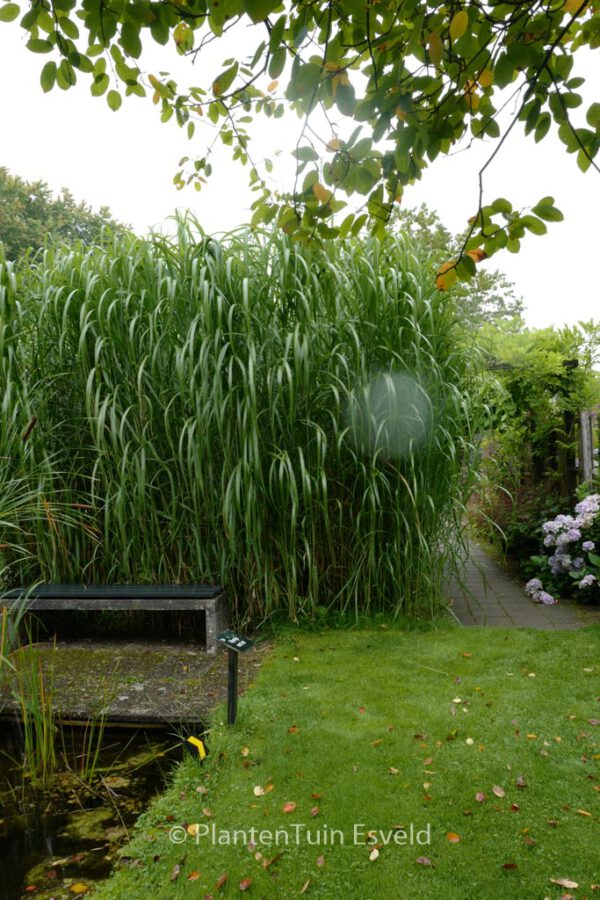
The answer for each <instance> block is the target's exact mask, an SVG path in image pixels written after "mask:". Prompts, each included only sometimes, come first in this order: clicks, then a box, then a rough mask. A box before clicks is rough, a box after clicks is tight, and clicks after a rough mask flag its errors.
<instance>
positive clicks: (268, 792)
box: [265, 781, 275, 794]
mask: <svg viewBox="0 0 600 900" xmlns="http://www.w3.org/2000/svg"><path fill="white" fill-rule="evenodd" d="M274 787H275V785H274V784H273V783H272V782H271V781H270V782H269V783H268V784H267V785H265V794H270V793H271V791H272V790H273V788H274Z"/></svg>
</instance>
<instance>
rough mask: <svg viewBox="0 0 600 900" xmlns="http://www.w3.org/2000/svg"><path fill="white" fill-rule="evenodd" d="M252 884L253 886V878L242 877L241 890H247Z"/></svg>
mask: <svg viewBox="0 0 600 900" xmlns="http://www.w3.org/2000/svg"><path fill="white" fill-rule="evenodd" d="M251 886H252V879H251V878H242V880H241V881H240V883H239V888H240V891H247V890H248V888H249V887H251Z"/></svg>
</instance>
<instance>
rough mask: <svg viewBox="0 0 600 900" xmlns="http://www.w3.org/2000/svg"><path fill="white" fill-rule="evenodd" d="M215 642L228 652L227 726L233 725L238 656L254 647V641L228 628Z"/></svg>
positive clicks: (235, 712) (235, 707)
mask: <svg viewBox="0 0 600 900" xmlns="http://www.w3.org/2000/svg"><path fill="white" fill-rule="evenodd" d="M217 641H218V642H219V643H220V644H223V645H224V646H225V647H227V650H228V652H229V662H228V666H227V724H228V725H235V720H236V718H237V693H238V687H237V685H238V654H239V653H245V652H246V651H247V650H249V649H250V648H251V647H252V646H253V645H254V641H251V640H250V638H247V637H244V636H243V635H241V634H237V633H236V632H235V631H231V629H229V628H228V629H227V630H226V631H222V632H221V634H218V635H217Z"/></svg>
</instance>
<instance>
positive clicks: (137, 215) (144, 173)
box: [0, 23, 600, 327]
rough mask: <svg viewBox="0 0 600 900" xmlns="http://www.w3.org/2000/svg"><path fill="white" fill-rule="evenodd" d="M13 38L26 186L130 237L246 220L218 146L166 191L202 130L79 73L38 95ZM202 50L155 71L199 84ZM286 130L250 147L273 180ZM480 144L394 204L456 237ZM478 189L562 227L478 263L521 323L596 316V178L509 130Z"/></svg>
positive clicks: (10, 127)
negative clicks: (120, 99) (93, 92)
mask: <svg viewBox="0 0 600 900" xmlns="http://www.w3.org/2000/svg"><path fill="white" fill-rule="evenodd" d="M23 35H24V32H23V31H22V29H20V28H19V26H18V25H17V23H12V24H11V25H5V24H3V23H0V92H1V93H0V96H1V101H2V102H1V107H0V108H1V111H2V114H1V123H2V124H1V126H0V127H1V132H0V166H6V167H7V168H8V169H10V170H11V172H13V173H14V174H18V175H21V176H22V177H24V178H26V179H28V180H33V179H38V178H41V179H43V180H44V181H46V182H47V183H48V184H49V185H50V187H51V188H53V189H54V190H59V189H60V188H61V187H63V186H65V187H68V188H69V189H70V190H71V191H72V192H73V194H74V195H75V197H76V199H77V200H85V201H86V202H88V203H90V204H91V205H92V206H93V207H94V208H97V207H99V206H100V205H102V204H107V205H108V206H110V208H111V210H112V212H113V214H114V215H115V217H116V218H118V219H120V220H121V221H124V222H127V223H129V224H130V225H132V226H133V227H134V228H135V229H136V230H137V231H139V232H145V231H146V230H147V229H149V228H151V227H155V226H160V225H161V223H163V222H164V220H165V219H166V218H167V217H168V216H170V215H171V214H172V213H173V211H174V210H175V208H176V207H189V208H190V209H191V210H192V211H193V212H194V214H195V215H196V216H197V218H198V219H199V221H200V222H201V224H202V226H203V227H204V229H205V230H206V231H208V232H210V233H215V232H219V231H223V230H229V229H232V228H235V227H236V226H238V225H242V224H244V223H245V222H247V221H248V220H249V218H250V212H249V207H250V203H251V202H252V199H253V198H252V194H251V193H250V192H249V190H248V187H247V172H246V171H245V170H244V169H242V168H241V166H239V164H238V163H234V162H232V161H231V160H230V158H229V156H228V154H227V152H226V151H225V150H223V149H220V148H217V149H216V151H215V154H214V158H213V164H214V166H213V167H214V169H215V170H216V172H215V175H213V178H212V179H211V182H210V184H209V186H207V187H206V189H205V190H203V191H202V192H201V193H197V192H196V191H195V190H194V189H193V188H188V189H186V190H185V191H183V192H178V191H176V190H175V188H174V186H173V184H172V177H173V174H174V173H175V172H176V171H177V163H178V160H179V159H180V157H182V156H184V155H190V156H192V155H193V154H194V153H195V152H197V153H200V152H201V151H202V149H203V147H204V145H205V142H206V140H207V139H208V138H209V137H210V135H209V134H208V132H207V134H206V136H205V135H204V134H203V131H204V129H198V130H197V132H196V137H195V138H194V140H193V141H192V142H188V140H187V139H186V137H185V134H184V132H183V131H182V130H181V129H179V128H178V127H177V126H176V125H175V124H174V123H173V122H170V123H168V124H166V125H164V124H162V123H161V122H160V118H159V113H158V108H157V107H154V106H153V105H152V104H151V102H150V101H149V100H141V99H138V98H129V99H128V100H126V101H125V102H124V104H123V106H122V108H121V109H120V110H119V111H118V112H116V113H113V112H111V111H110V110H109V109H108V107H107V105H106V101H105V99H104V98H100V99H95V98H92V97H91V96H90V94H89V85H88V84H87V79H83V78H82V82H84V83H83V84H82V85H78V86H77V88H75V89H72V90H70V91H67V92H62V91H60V90H58V89H57V88H55V89H54V90H53V91H52V92H51V93H50V94H43V92H42V89H41V87H40V84H39V72H40V69H41V67H42V65H43V64H44V62H46V60H47V59H48V58H49V57H47V56H43V55H42V56H40V55H36V54H32V53H30V52H29V51H27V50H26V49H25V47H24V37H23ZM256 43H257V41H256V40H254V38H253V37H252V40H251V41H250V40H247V42H246V44H245V45H244V43H242V45H241V46H242V47H244V50H246V51H247V50H248V49H249V48H250V47H253V46H254V45H255V44H256ZM213 49H214V50H215V51H216V52H215V53H213V54H212V56H213V59H212V60H211V62H210V64H209V65H206V64H202V62H201V61H199V63H198V64H197V65H196V67H195V68H194V67H192V66H191V64H190V63H189V61H188V60H180V59H177V58H176V57H175V54H174V53H172V52H169V54H168V56H165V57H164V60H165V61H164V62H163V63H162V67H163V68H168V69H169V70H170V71H173V58H174V57H175V63H176V64H178V67H177V74H178V77H179V80H180V83H181V84H182V85H184V84H194V83H203V82H206V81H208V80H210V79H211V78H212V77H213V76H214V74H215V73H216V72H218V63H219V62H220V61H222V59H223V58H224V57H225V56H226V55H227V53H228V51H227V50H226V49H224V48H222V47H219V46H218V42H215V44H214V45H213V47H212V48H211V51H212V50H213ZM153 52H154V51H153ZM598 56H599V54H598V53H596V54H589V55H588V56H587V58H586V59H585V61H584V62H585V65H584V66H583V67H582V66H581V65H580V66H579V67H578V65H577V64H576V66H575V70H574V72H573V74H579V73H581V74H582V75H584V76H586V77H587V82H588V83H587V85H586V88H587V89H588V92H587V97H588V98H589V100H591V99H594V100H598V99H600V98H599V97H598V96H592V95H593V93H594V89H597V86H598V85H600V78H599V77H598V76H599V75H600V68H599V64H598V60H597V58H595V57H598ZM142 67H143V68H147V69H148V70H149V71H157V69H158V68H160V67H161V65H160V64H159V63H158V62H156V60H155V59H152V65H151V66H147V65H145V64H143V65H142ZM203 71H204V72H205V74H204V76H203ZM188 73H189V74H188ZM586 88H584V90H585V89H586ZM586 105H587V104H586ZM298 127H299V126H298V120H297V119H296V117H295V116H290V117H289V119H287V118H286V120H281V119H280V120H278V121H277V122H274V123H272V124H271V123H269V122H267V120H265V119H263V120H260V121H259V123H258V128H257V129H256V132H255V134H256V137H255V138H254V139H253V141H252V144H251V147H253V152H254V154H255V157H256V158H257V160H260V159H262V158H263V157H264V156H269V157H271V158H274V155H275V152H276V151H277V150H278V149H281V150H282V153H281V156H280V160H281V162H280V167H279V170H280V171H281V172H284V173H285V171H286V168H287V166H286V162H285V161H286V159H287V155H286V152H285V151H286V145H287V149H288V150H289V147H290V146H293V143H294V138H295V135H296V134H297V129H298ZM491 149H493V144H486V145H482V144H481V143H480V142H478V143H476V144H475V145H474V147H473V148H472V149H471V150H469V151H467V152H463V153H458V154H456V155H455V156H453V157H451V158H445V159H440V160H438V161H436V163H435V164H434V165H433V166H431V167H430V168H429V169H428V170H426V171H425V173H424V178H423V180H422V181H421V182H420V183H418V184H417V185H415V186H414V187H409V188H408V189H407V191H406V193H405V199H404V205H405V206H417V205H419V204H420V203H427V205H428V206H430V207H431V208H432V209H435V210H437V212H438V213H439V215H440V217H441V219H442V221H443V222H444V224H445V225H446V226H447V227H448V228H450V229H451V230H452V231H460V230H462V229H463V228H464V227H465V225H466V222H467V219H468V218H469V216H471V215H472V214H473V213H474V212H475V211H476V209H477V195H478V187H477V171H478V169H479V167H480V166H481V164H482V163H483V162H484V161H485V159H486V158H487V155H489V153H490V150H491ZM485 189H486V198H487V199H488V200H489V201H491V200H493V199H494V198H496V197H498V196H504V197H508V198H509V199H510V200H511V201H512V202H513V204H514V205H515V206H529V205H533V204H534V203H535V202H536V201H537V200H539V199H540V198H541V197H543V196H546V195H548V194H550V195H553V196H554V197H555V199H556V204H557V206H559V208H560V209H562V211H563V212H564V214H565V221H564V222H562V223H557V224H549V226H548V232H549V233H548V234H547V235H546V236H544V237H536V236H534V235H530V236H528V237H527V238H526V239H525V241H524V243H523V245H522V250H521V252H520V254H518V255H511V254H509V253H507V252H503V253H501V254H499V255H497V256H495V257H494V258H493V259H492V260H491V261H490V262H488V263H487V265H488V266H490V267H491V268H499V269H501V270H502V271H504V272H505V274H506V275H507V276H508V278H510V279H511V280H512V281H514V282H515V285H516V288H517V292H518V293H520V294H521V295H522V296H523V298H524V301H525V305H526V321H527V323H528V324H529V325H530V326H532V327H543V326H545V325H551V324H555V325H562V324H574V323H575V322H577V321H579V320H588V319H591V318H594V319H596V320H598V319H600V278H599V277H598V273H597V263H598V258H599V257H600V228H599V225H598V221H599V206H600V203H599V201H600V175H599V174H598V173H597V172H595V171H594V170H593V169H590V170H589V171H588V172H587V173H586V174H585V175H583V174H582V173H581V172H580V171H579V169H578V168H577V165H576V163H575V158H574V156H567V154H566V153H565V152H564V151H563V149H562V145H561V144H560V143H559V142H558V139H557V138H556V137H555V136H554V135H553V134H550V135H549V136H548V137H547V138H546V139H545V140H544V141H543V142H542V143H541V144H538V145H535V144H534V143H533V141H532V140H530V139H524V138H523V137H522V129H521V126H520V125H518V126H517V128H516V129H515V130H514V132H513V134H512V135H511V137H510V138H509V141H508V142H507V144H506V145H505V146H504V148H503V149H502V151H501V153H500V154H499V157H498V158H497V159H496V160H495V162H494V163H493V164H492V167H491V169H490V170H488V173H487V175H486V181H485ZM484 265H486V263H484Z"/></svg>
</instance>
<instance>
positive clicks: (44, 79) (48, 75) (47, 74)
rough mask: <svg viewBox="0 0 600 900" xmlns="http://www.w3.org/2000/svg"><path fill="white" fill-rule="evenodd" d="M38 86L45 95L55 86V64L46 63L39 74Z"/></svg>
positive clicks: (51, 62)
mask: <svg viewBox="0 0 600 900" xmlns="http://www.w3.org/2000/svg"><path fill="white" fill-rule="evenodd" d="M40 84H41V85H42V90H43V91H44V93H45V94H47V93H48V91H51V90H52V88H53V87H54V85H55V84H56V63H55V62H54V61H53V60H52V61H50V62H47V63H46V65H45V66H44V68H43V69H42V71H41V74H40Z"/></svg>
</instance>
